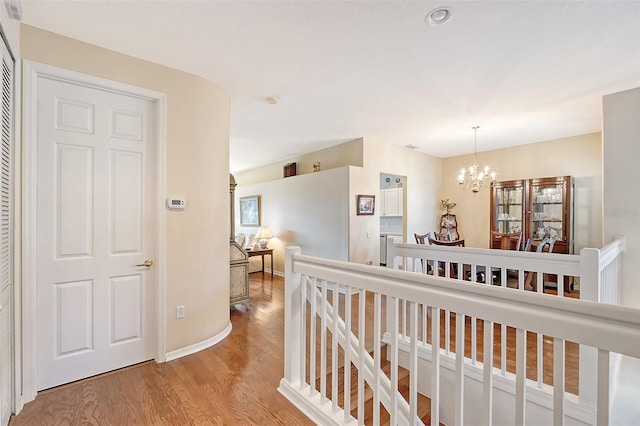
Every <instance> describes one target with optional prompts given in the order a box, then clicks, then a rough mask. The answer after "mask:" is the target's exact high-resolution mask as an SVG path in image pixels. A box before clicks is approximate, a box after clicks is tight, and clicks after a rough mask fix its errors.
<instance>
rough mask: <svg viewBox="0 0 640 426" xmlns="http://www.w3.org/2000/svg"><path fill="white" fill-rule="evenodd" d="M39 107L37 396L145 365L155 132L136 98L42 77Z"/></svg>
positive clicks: (146, 103)
mask: <svg viewBox="0 0 640 426" xmlns="http://www.w3.org/2000/svg"><path fill="white" fill-rule="evenodd" d="M37 96H38V107H37V117H36V120H37V178H36V182H37V208H36V209H37V219H36V220H37V233H36V240H37V241H36V246H37V309H38V310H37V352H38V366H37V387H38V390H41V389H46V388H50V387H52V386H57V385H60V384H63V383H67V382H71V381H74V380H78V379H81V378H84V377H88V376H92V375H95V374H99V373H103V372H105V371H110V370H113V369H116V368H120V367H123V366H127V365H131V364H134V363H137V362H141V361H145V360H148V359H151V358H153V357H154V353H155V352H154V351H155V318H156V316H155V292H156V286H155V281H156V279H155V272H154V266H141V265H144V263H145V260H146V259H149V260H151V261H152V260H153V258H154V256H155V253H156V242H155V230H156V225H155V217H156V212H155V208H154V200H155V193H156V189H155V157H156V156H155V143H154V142H155V139H156V136H155V135H154V129H155V128H156V127H155V104H154V102H152V101H150V100H147V99H142V98H140V97H137V96H133V95H129V94H124V93H119V92H115V91H111V90H103V89H100V88H93V87H88V86H86V85H83V84H76V83H74V82H69V81H61V80H57V79H52V78H48V77H44V76H41V77H39V80H38V89H37ZM149 263H150V262H147V264H149Z"/></svg>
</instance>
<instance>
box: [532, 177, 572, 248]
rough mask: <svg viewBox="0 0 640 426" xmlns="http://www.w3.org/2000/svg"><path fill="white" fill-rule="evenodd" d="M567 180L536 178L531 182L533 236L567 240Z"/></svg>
mask: <svg viewBox="0 0 640 426" xmlns="http://www.w3.org/2000/svg"><path fill="white" fill-rule="evenodd" d="M565 189H566V182H564V181H555V182H553V181H551V182H545V181H544V180H542V179H541V180H539V181H538V180H534V181H533V182H532V184H531V236H532V237H533V238H540V239H542V238H553V239H554V240H556V241H566V240H567V230H566V226H567V224H566V221H565V204H564V202H565Z"/></svg>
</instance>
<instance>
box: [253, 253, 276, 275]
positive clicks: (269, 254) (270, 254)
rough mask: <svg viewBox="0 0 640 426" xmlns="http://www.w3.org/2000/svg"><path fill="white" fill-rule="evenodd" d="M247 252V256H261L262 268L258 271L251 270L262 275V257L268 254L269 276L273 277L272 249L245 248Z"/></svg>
mask: <svg viewBox="0 0 640 426" xmlns="http://www.w3.org/2000/svg"><path fill="white" fill-rule="evenodd" d="M247 254H248V255H249V257H254V256H260V257H261V258H262V269H261V270H260V271H253V272H262V275H264V257H265V256H269V257H270V258H271V278H273V249H270V248H268V249H259V250H247ZM253 272H251V274H253Z"/></svg>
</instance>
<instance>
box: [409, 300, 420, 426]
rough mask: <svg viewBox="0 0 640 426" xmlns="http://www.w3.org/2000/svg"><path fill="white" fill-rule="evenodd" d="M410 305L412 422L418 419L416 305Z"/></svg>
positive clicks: (410, 403) (410, 398) (410, 414)
mask: <svg viewBox="0 0 640 426" xmlns="http://www.w3.org/2000/svg"><path fill="white" fill-rule="evenodd" d="M410 305H411V306H410V322H411V328H410V329H411V341H410V347H409V419H410V421H411V422H413V421H415V419H416V418H417V417H418V304H417V303H411V304H410Z"/></svg>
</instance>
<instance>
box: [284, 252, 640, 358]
mask: <svg viewBox="0 0 640 426" xmlns="http://www.w3.org/2000/svg"><path fill="white" fill-rule="evenodd" d="M521 254H524V253H521ZM527 255H531V253H527ZM292 260H293V262H292V268H293V270H294V271H295V272H296V273H301V274H306V275H310V276H314V277H317V278H320V279H324V280H327V281H330V282H340V283H349V285H351V286H353V287H355V288H360V289H365V290H368V291H372V292H377V293H381V294H384V295H387V296H391V297H397V298H400V299H404V300H410V301H413V302H418V303H422V304H425V305H433V306H437V307H439V308H442V309H447V310H451V311H453V312H461V313H464V314H466V315H470V316H474V317H478V318H482V319H486V320H490V321H495V322H498V323H504V324H508V325H509V326H512V327H517V328H522V329H526V330H529V331H533V332H536V333H542V334H546V335H552V336H555V337H558V338H562V339H566V340H569V341H572V342H575V343H580V344H585V345H589V346H593V347H598V348H601V349H606V350H609V351H613V352H618V353H622V354H625V355H629V356H633V357H636V358H640V344H638V342H640V310H638V309H635V308H630V307H625V306H614V305H606V304H599V303H595V302H589V301H585V300H575V299H569V298H559V297H553V296H548V295H545V294H537V293H534V292H522V291H519V290H515V289H510V288H502V287H497V286H487V285H478V284H474V283H469V282H465V281H459V280H454V279H445V278H442V277H432V276H429V275H423V274H408V273H406V272H404V271H397V270H393V269H389V268H381V267H376V266H369V265H359V264H353V263H347V262H342V261H337V260H329V259H322V258H317V257H313V256H307V255H301V254H300V255H298V254H296V255H293V259H292ZM466 263H469V262H468V261H467V262H466ZM559 324H560V325H561V326H560V327H559V326H558V325H559Z"/></svg>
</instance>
